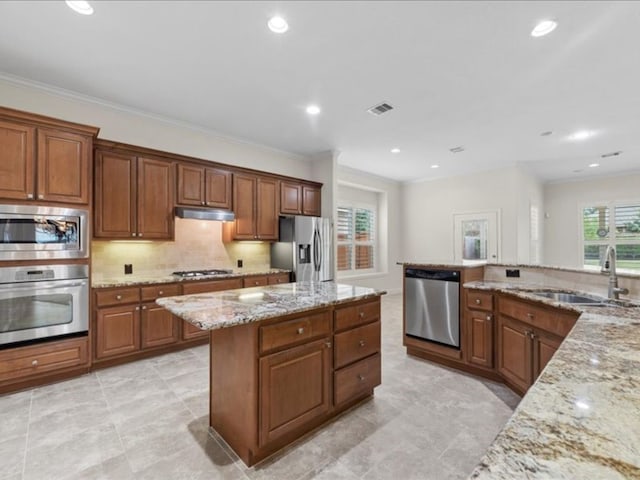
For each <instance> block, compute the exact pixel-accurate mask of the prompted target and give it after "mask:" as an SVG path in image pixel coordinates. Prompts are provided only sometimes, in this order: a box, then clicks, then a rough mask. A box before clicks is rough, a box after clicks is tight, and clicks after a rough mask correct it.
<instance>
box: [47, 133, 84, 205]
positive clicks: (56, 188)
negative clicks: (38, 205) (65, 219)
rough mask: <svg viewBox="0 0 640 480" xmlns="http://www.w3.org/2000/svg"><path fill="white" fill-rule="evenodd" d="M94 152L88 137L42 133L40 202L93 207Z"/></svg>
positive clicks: (72, 134)
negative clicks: (90, 164) (91, 167)
mask: <svg viewBox="0 0 640 480" xmlns="http://www.w3.org/2000/svg"><path fill="white" fill-rule="evenodd" d="M90 152H91V142H90V140H89V139H88V138H87V137H86V136H84V135H77V134H74V133H67V132H60V131H56V130H45V129H38V200H44V201H50V202H64V203H81V204H87V203H89V175H90V173H89V160H90V158H89V157H90Z"/></svg>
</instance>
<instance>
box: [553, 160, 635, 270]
mask: <svg viewBox="0 0 640 480" xmlns="http://www.w3.org/2000/svg"><path fill="white" fill-rule="evenodd" d="M544 197H545V212H546V214H547V215H546V217H548V218H545V220H544V223H545V227H544V233H545V234H544V245H545V247H544V257H543V258H544V260H543V263H544V264H545V265H557V266H567V267H577V268H582V264H581V252H580V250H579V248H578V246H579V245H580V239H581V235H582V233H581V228H582V226H581V217H580V208H581V206H582V205H583V204H586V203H591V204H596V203H600V202H608V201H612V200H636V201H640V174H639V173H635V174H627V175H622V176H615V177H603V178H596V179H592V180H584V181H574V182H564V183H549V184H547V185H545V188H544Z"/></svg>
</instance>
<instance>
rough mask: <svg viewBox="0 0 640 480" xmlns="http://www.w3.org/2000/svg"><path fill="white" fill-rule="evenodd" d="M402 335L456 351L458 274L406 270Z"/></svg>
mask: <svg viewBox="0 0 640 480" xmlns="http://www.w3.org/2000/svg"><path fill="white" fill-rule="evenodd" d="M404 288H405V297H404V312H405V328H406V330H405V334H406V335H408V336H410V337H413V338H418V339H420V340H428V341H431V342H436V343H440V344H443V345H447V346H451V347H455V348H458V349H459V348H460V272H459V271H457V270H428V269H420V268H407V269H406V270H405V274H404Z"/></svg>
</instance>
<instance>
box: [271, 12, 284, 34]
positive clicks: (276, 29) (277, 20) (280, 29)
mask: <svg viewBox="0 0 640 480" xmlns="http://www.w3.org/2000/svg"><path fill="white" fill-rule="evenodd" d="M267 26H268V27H269V30H271V31H272V32H273V33H284V32H286V31H287V30H289V24H288V23H287V21H286V20H285V19H284V18H282V17H278V16H275V17H271V18H270V19H269V21H268V22H267Z"/></svg>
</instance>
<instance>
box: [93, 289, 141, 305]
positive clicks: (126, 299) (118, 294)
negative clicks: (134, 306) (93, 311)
mask: <svg viewBox="0 0 640 480" xmlns="http://www.w3.org/2000/svg"><path fill="white" fill-rule="evenodd" d="M139 301H140V289H139V288H138V287H129V288H117V289H113V290H96V306H97V307H107V306H109V305H124V304H127V303H138V302H139Z"/></svg>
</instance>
